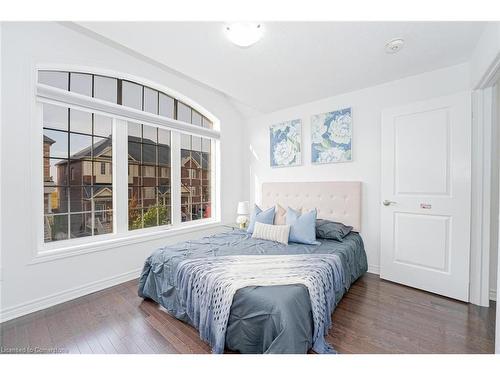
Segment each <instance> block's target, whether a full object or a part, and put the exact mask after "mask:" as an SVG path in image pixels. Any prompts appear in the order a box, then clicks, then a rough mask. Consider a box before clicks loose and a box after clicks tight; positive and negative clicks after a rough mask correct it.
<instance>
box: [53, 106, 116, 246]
mask: <svg viewBox="0 0 500 375" xmlns="http://www.w3.org/2000/svg"><path fill="white" fill-rule="evenodd" d="M43 126H44V127H43V158H44V159H43V160H44V163H43V165H44V179H43V180H44V238H45V242H49V241H57V240H63V239H69V238H77V237H85V236H92V235H97V234H104V233H111V232H112V231H113V186H112V182H113V179H112V170H113V168H112V162H113V160H112V119H111V118H109V117H105V116H101V115H97V114H94V113H90V112H81V111H78V110H75V109H69V108H65V107H58V106H53V105H50V104H44V108H43Z"/></svg>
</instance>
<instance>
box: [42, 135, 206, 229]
mask: <svg viewBox="0 0 500 375" xmlns="http://www.w3.org/2000/svg"><path fill="white" fill-rule="evenodd" d="M128 154H129V173H128V185H129V207H130V208H131V209H141V208H144V211H146V210H147V209H149V208H150V207H155V206H157V205H159V206H167V207H169V206H170V204H171V200H170V193H171V189H170V173H171V169H170V164H171V163H170V162H171V159H170V146H168V145H156V144H155V143H153V142H152V141H149V140H147V139H143V140H142V143H141V139H140V138H136V137H132V136H130V137H129V144H128ZM141 155H142V157H141ZM157 156H158V158H157ZM209 159H210V154H209V153H204V152H195V151H189V150H181V183H182V186H181V192H182V194H181V205H182V213H181V216H182V221H187V220H196V219H200V218H206V217H210V215H211V214H210V198H209V196H210V188H209V183H210V164H209ZM111 161H112V140H111V138H103V139H102V140H100V141H98V142H96V143H95V144H94V146H93V148H92V147H87V148H85V149H83V150H81V151H79V152H78V153H76V154H74V155H70V160H69V161H68V160H62V161H60V162H59V163H57V164H56V167H57V172H56V173H57V179H58V181H67V178H68V177H69V184H70V187H69V189H68V188H66V187H57V188H56V189H55V190H56V192H55V193H56V194H57V196H58V198H59V199H58V201H59V202H60V203H59V204H60V207H59V210H58V211H60V212H67V211H68V202H69V204H70V212H71V214H72V216H73V215H74V214H73V213H77V212H81V213H82V214H80V215H81V217H82V219H81V220H73V218H72V220H71V232H72V233H83V232H87V231H89V230H91V224H92V223H91V214H90V212H91V211H92V202H93V204H94V212H95V217H96V218H97V219H96V221H97V223H96V226H97V225H101V224H102V225H104V226H105V228H104V230H106V231H108V230H110V229H111V228H107V227H106V225H110V226H111V225H112V224H111V223H112V220H111V215H112V209H113V194H112V181H113V176H112V163H111ZM49 168H50V166H49ZM141 176H142V178H141ZM68 193H69V195H70V199H68ZM157 193H158V195H157ZM84 213H85V214H84Z"/></svg>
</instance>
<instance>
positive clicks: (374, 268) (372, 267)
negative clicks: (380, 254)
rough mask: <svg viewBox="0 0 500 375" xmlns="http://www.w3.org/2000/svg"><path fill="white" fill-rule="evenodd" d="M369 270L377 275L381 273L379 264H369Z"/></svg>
mask: <svg viewBox="0 0 500 375" xmlns="http://www.w3.org/2000/svg"><path fill="white" fill-rule="evenodd" d="M368 272H369V273H373V274H375V275H380V266H379V265H377V264H369V265H368Z"/></svg>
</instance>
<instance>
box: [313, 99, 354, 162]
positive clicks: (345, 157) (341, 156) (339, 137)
mask: <svg viewBox="0 0 500 375" xmlns="http://www.w3.org/2000/svg"><path fill="white" fill-rule="evenodd" d="M351 160H352V110H351V108H344V109H339V110H337V111H333V112H327V113H322V114H319V115H314V116H312V118H311V161H312V162H313V163H315V164H323V163H340V162H345V161H351Z"/></svg>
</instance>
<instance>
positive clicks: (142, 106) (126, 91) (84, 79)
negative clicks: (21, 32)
mask: <svg viewBox="0 0 500 375" xmlns="http://www.w3.org/2000/svg"><path fill="white" fill-rule="evenodd" d="M38 82H39V83H43V84H45V85H48V86H52V87H57V88H59V89H63V90H68V91H71V92H75V93H78V94H82V95H87V96H91V97H94V98H96V99H102V100H105V101H108V102H112V103H116V104H121V105H123V106H126V107H130V108H135V109H139V110H142V111H145V112H148V113H152V114H155V115H160V116H163V117H168V118H172V119H175V120H180V121H184V122H187V123H188V124H193V125H197V126H201V127H204V128H209V129H213V123H212V121H210V120H209V119H208V118H206V117H205V116H203V115H201V114H200V113H199V112H197V111H196V110H194V109H192V108H191V107H190V106H188V105H187V104H185V103H182V102H181V101H178V100H177V99H174V98H172V97H170V96H169V95H167V94H165V93H163V92H159V91H157V90H155V89H153V88H150V87H147V86H144V85H141V84H138V83H135V82H131V81H128V80H124V79H117V78H112V77H105V76H101V75H96V74H87V73H78V72H61V71H51V70H39V71H38ZM176 107H177V109H176Z"/></svg>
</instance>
